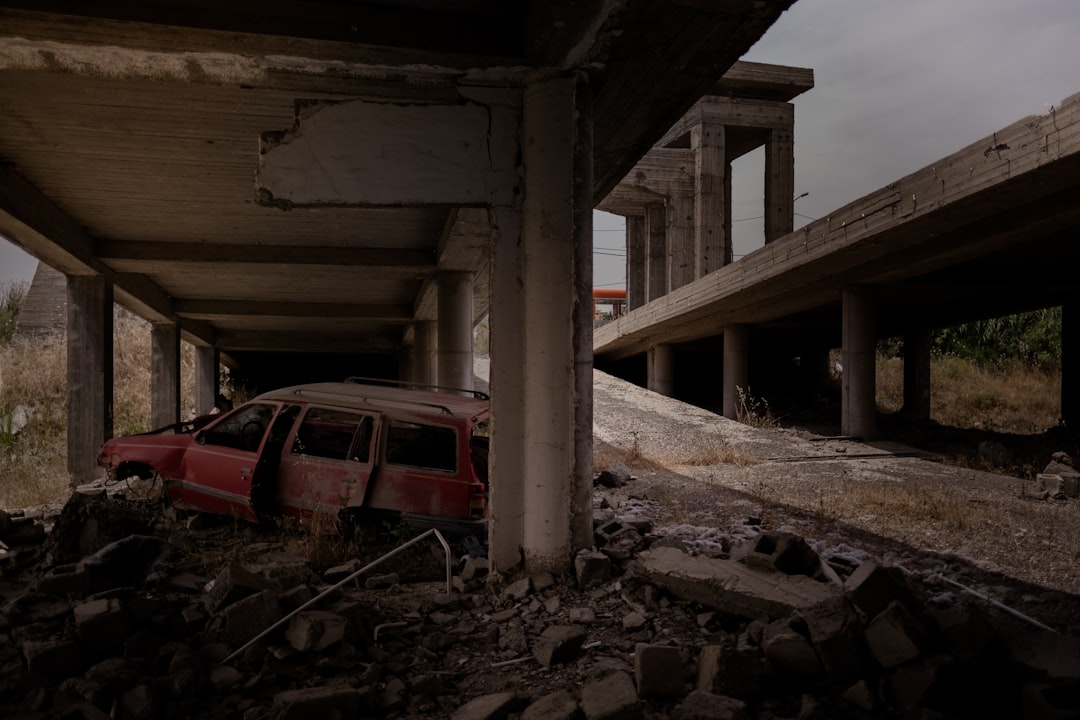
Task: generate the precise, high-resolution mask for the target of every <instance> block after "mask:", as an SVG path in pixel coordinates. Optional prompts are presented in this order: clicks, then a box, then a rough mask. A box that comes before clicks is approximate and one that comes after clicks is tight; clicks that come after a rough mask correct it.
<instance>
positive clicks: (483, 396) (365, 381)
mask: <svg viewBox="0 0 1080 720" xmlns="http://www.w3.org/2000/svg"><path fill="white" fill-rule="evenodd" d="M345 382H347V383H353V384H356V385H386V386H388V387H400V388H412V389H414V390H442V391H443V392H459V393H468V394H469V395H472V396H473V397H474V398H476V399H477V400H490V399H491V396H490V395H488V394H487V393H486V392H483V391H481V390H468V389H466V388H456V387H447V386H445V385H429V384H428V383H417V382H410V381H408V380H387V379H386V378H370V377H360V376H357V375H353V376H351V377H347V378H345Z"/></svg>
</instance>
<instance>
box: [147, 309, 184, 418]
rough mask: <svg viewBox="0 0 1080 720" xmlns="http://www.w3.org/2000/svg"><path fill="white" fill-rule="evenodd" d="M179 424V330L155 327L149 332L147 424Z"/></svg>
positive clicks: (171, 326) (164, 325) (172, 326)
mask: <svg viewBox="0 0 1080 720" xmlns="http://www.w3.org/2000/svg"><path fill="white" fill-rule="evenodd" d="M178 422H180V327H179V326H178V325H176V324H174V323H154V324H153V325H152V326H151V328H150V424H151V425H152V426H153V427H155V428H159V427H165V426H166V425H172V424H173V423H178Z"/></svg>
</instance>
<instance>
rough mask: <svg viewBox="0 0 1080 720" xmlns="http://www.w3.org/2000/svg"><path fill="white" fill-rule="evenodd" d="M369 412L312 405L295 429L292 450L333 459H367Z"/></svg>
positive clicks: (369, 431) (301, 453) (299, 453)
mask: <svg viewBox="0 0 1080 720" xmlns="http://www.w3.org/2000/svg"><path fill="white" fill-rule="evenodd" d="M373 426H374V420H373V418H372V417H371V416H370V415H362V414H360V413H351V412H346V411H344V410H331V409H329V408H317V407H316V408H311V409H310V410H308V411H307V414H306V415H305V416H304V421H303V422H302V423H301V424H300V429H299V430H297V432H296V440H294V441H293V447H292V452H293V453H294V454H297V455H312V456H314V457H323V458H330V459H333V460H353V461H356V462H367V461H368V459H369V454H370V451H371V429H372V427H373Z"/></svg>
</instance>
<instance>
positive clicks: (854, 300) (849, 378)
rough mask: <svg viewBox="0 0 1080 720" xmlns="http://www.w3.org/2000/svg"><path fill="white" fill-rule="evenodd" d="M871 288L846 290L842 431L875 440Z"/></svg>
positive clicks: (873, 324)
mask: <svg viewBox="0 0 1080 720" xmlns="http://www.w3.org/2000/svg"><path fill="white" fill-rule="evenodd" d="M874 314H875V313H874V297H873V290H872V288H869V287H866V286H852V287H848V288H845V289H844V312H843V331H842V333H843V349H842V351H841V356H842V358H843V361H842V362H843V370H842V375H841V377H842V391H841V392H842V398H841V418H840V424H841V427H840V433H841V434H842V435H850V436H853V437H858V438H861V439H863V440H864V441H865V440H872V439H873V438H874V435H875V432H876V425H877V399H876V397H875V388H876V377H875V373H876V366H875V360H876V349H877V333H876V328H875V319H874Z"/></svg>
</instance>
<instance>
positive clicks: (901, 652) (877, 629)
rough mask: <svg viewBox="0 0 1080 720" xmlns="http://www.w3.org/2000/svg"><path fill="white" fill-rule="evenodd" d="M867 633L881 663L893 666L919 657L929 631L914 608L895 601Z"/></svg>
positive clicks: (874, 654) (868, 642)
mask: <svg viewBox="0 0 1080 720" xmlns="http://www.w3.org/2000/svg"><path fill="white" fill-rule="evenodd" d="M863 635H864V637H865V638H866V645H867V647H868V648H869V649H870V654H871V655H873V656H874V659H875V660H877V661H878V664H880V665H881V667H883V668H891V667H896V666H897V665H900V664H901V663H905V662H907V661H908V660H912V659H914V658H916V657H918V656H919V653H921V652H922V647H923V645H924V643H925V636H926V632H925V631H924V630H923V628H922V626H921V625H919V621H918V620H916V619H915V616H913V615H912V614H911V611H909V610H908V609H907V608H906V607H904V606H903V605H901V604H900V603H898V602H892V603H889V606H888V607H887V608H885V610H884V611H882V612H881V613H879V614H878V615H877V617H875V618H874V619H873V620H871V621H870V623H869V624H868V625H867V626H866V631H865V632H864V633H863Z"/></svg>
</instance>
